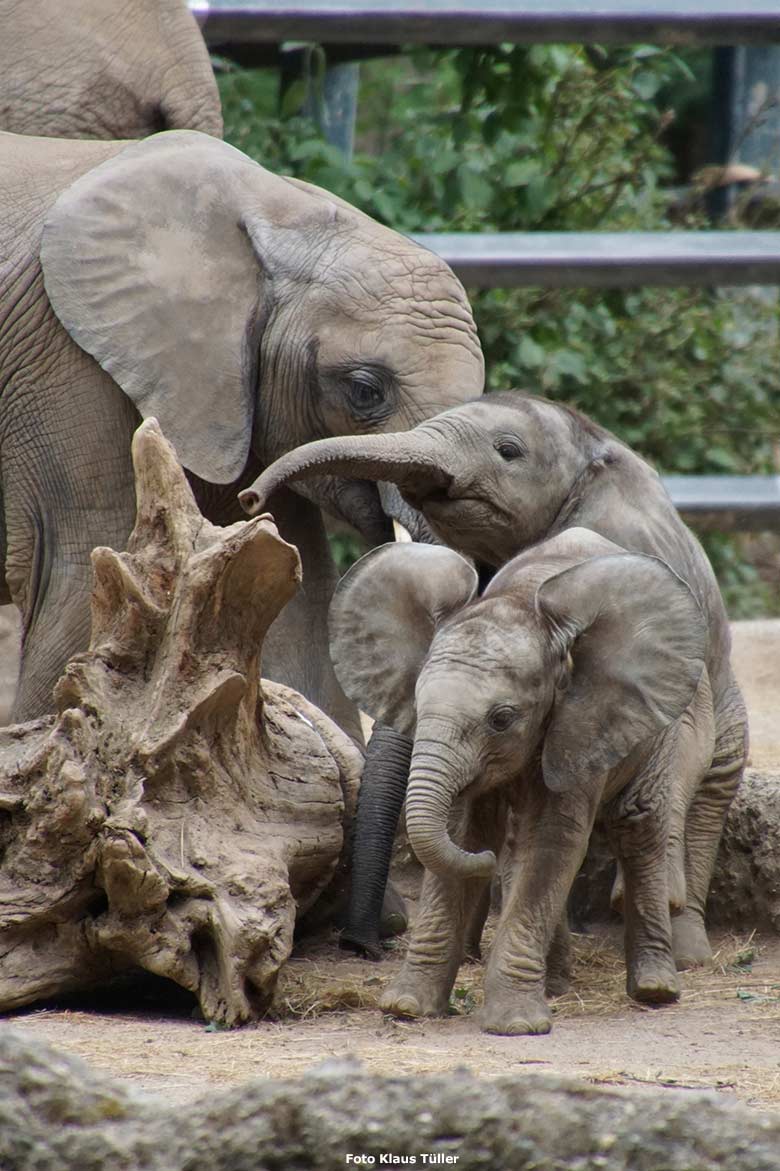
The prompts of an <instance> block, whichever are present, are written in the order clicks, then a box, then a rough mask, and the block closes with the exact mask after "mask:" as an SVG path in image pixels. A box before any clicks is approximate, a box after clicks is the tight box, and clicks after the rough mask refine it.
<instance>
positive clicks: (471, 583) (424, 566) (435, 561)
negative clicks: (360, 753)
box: [330, 542, 479, 736]
mask: <svg viewBox="0 0 780 1171" xmlns="http://www.w3.org/2000/svg"><path fill="white" fill-rule="evenodd" d="M478 586H479V582H478V579H477V574H476V571H475V570H474V568H473V567H472V566H471V565H469V563H468V561H466V560H465V559H464V558H463V557H461V556H460V554H459V553H455V552H454V550H452V549H447V548H444V547H443V546H437V545H418V544H411V543H407V542H404V543H399V544H390V545H380V546H379V548H377V549H372V550H371V552H370V553H367V554H366V556H365V557H361V559H360V560H359V561H357V562H355V564H354V565H353V566H352V568H351V569H350V570H349V572H348V573H346V574H345V575H344V577H343V578H342V579H341V581H340V582H339V584H338V586H337V588H336V592H335V594H334V596H333V601H332V602H331V607H330V643H331V656H332V658H333V665H334V667H335V670H336V675H337V677H338V680H339V682H340V683H341V686H342V687H343V688H344V691H345V692H346V693H347V695H348V696H349V697H350V699H352V700H354V702H355V703H356V704H357V705H358V707H360V708H362V710H363V711H364V712H367V713H368V715H370V716H372V717H373V718H374V719H375V720H379V721H381V722H382V723H383V724H388V725H389V726H390V727H391V728H395V729H396V731H398V732H403V733H404V734H405V735H407V736H413V735H414V726H415V722H416V716H415V708H414V689H415V684H416V683H417V676H418V674H419V673H420V668H421V667H422V664H423V662H424V660H425V657H426V655H427V654H428V648H429V647H430V645H431V639H432V638H433V634H434V631H435V629H436V627H437V625H438V624H439V623H440V622H442V621H443V620H444V619H445V618H447V617H448V616H449V615H450V614H452V613H454V612H455V611H456V610H459V609H460V608H461V607H462V606H465V605H466V603H467V602H469V601H471V599H472V598H473V597H474V596H475V594H476V592H477V589H478Z"/></svg>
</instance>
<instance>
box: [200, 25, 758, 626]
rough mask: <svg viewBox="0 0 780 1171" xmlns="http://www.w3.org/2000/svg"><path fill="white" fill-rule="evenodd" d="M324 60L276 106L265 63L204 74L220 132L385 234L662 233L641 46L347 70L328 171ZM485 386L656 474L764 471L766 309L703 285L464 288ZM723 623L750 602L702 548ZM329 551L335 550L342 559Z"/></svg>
mask: <svg viewBox="0 0 780 1171" xmlns="http://www.w3.org/2000/svg"><path fill="white" fill-rule="evenodd" d="M322 69H323V56H322V53H321V51H320V50H317V49H316V48H313V49H312V50H311V51H310V53H309V58H308V69H307V76H306V77H305V79H304V80H303V81H302V82H300V83H296V85H294V86H293V87H292V88H291V89H290V90H289V91H288V93H287V95H286V98H285V100H284V101H283V103H282V104H281V108H280V106H279V102H278V96H277V86H276V77H275V74H274V73H273V72H271V71H243V70H235V69H232V70H228V71H227V72H224V73H222V74H221V76H220V88H221V93H222V100H223V106H224V111H225V125H226V137H227V139H228V141H230V142H232V143H233V144H234V145H236V146H238V147H240V148H241V149H242V150H244V151H246V152H247V153H248V154H250V155H251V156H253V157H254V158H256V159H257V160H258V161H259V162H261V163H262V164H263V165H264V166H267V167H269V168H270V169H272V170H276V171H281V172H283V173H288V174H293V175H297V176H300V177H303V178H306V179H308V180H309V181H311V182H314V183H318V184H320V185H321V186H323V187H325V188H327V189H328V190H330V191H333V192H334V193H336V194H337V195H340V196H342V197H343V198H345V199H347V200H349V201H350V202H352V203H354V204H356V205H357V206H358V207H361V208H362V209H363V210H365V211H366V212H368V213H369V214H370V215H372V216H374V217H376V218H377V219H378V220H380V221H382V222H384V223H387V224H390V225H391V226H392V227H395V228H397V229H399V230H401V231H406V232H413V231H422V230H429V231H435V230H464V231H466V230H470V231H499V230H502V231H511V230H518V231H521V230H531V229H539V230H547V231H555V230H572V229H574V230H577V229H579V230H587V229H589V228H594V229H596V228H598V229H602V230H630V229H641V230H648V229H658V228H667V227H668V226H669V225H668V222H667V218H666V196H665V194H664V184H665V183H666V182H668V180H669V179H670V177H671V174H672V164H671V158H670V155H669V152H668V151H667V149H666V147H665V146H664V145H663V133H664V130H665V128H667V127H668V125H669V123H670V120H671V117H672V115H671V114H670V113H668V112H666V111H664V110H663V109H662V108H661V107H660V104H659V103H658V102H657V101H656V100H655V99H657V97H658V95H659V94H660V95H662V97H663V98H664V100H667V99H668V96H669V95H670V94H671V95H673V94H674V92H675V86H676V85H684V86H690V81H691V75H690V71H689V70H688V68H687V66H686V64H685V62H684V61H683V60H682V59H681V58H680V57H679V56H677V55H675V54H673V53H671V52H669V51H661V50H658V49H656V48H653V47H650V46H639V47H635V48H632V49H630V50H620V51H618V52H610V53H607V52H605V51H603V50H601V49H599V48H597V47H588V48H582V47H579V46H577V47H572V46H560V45H553V46H534V47H531V48H529V47H520V46H511V45H510V46H499V47H495V48H488V49H469V50H448V51H446V52H437V53H433V52H427V51H426V52H418V53H414V54H411V55H409V56H405V57H402V58H390V59H383V60H381V61H374V62H370V63H368V64H364V65H363V66H362V76H361V90H360V114H359V125H358V134H357V149H356V152H355V156H354V159H353V160H352V162H350V163H346V162H345V161H344V159H343V158H342V157H341V155H340V154H339V153H338V151H336V150H335V149H334V148H333V147H331V146H329V145H328V144H327V143H326V142H325V141H324V139H323V137H322V135H321V133H320V130H319V128H318V124H317V117H316V113H315V117H314V118H307V117H303V116H302V115H301V113H300V108H301V103H302V101H303V98H304V96H305V92H306V91H307V89H308V92H309V95H310V101H311V104H312V105H313V107H314V109H315V111H316V109H317V101H318V95H319V92H320V89H321V80H322ZM472 303H473V307H474V313H475V317H476V320H477V324H478V326H479V330H480V335H481V338H482V343H483V347H484V350H485V357H486V362H487V369H488V386H489V388H490V389H496V388H499V387H503V388H506V387H509V386H522V387H524V388H526V389H529V390H533V391H535V392H538V393H541V394H544V395H547V396H548V397H551V398H556V399H565V400H566V401H569V402H572V403H574V404H576V405H577V406H578V407H580V408H581V409H582V410H584V411H585V412H587V413H588V414H590V415H592V416H593V417H594V418H596V419H598V421H599V422H601V423H602V424H604V425H605V426H606V427H608V428H610V430H612V431H614V432H615V433H616V434H617V435H619V436H620V437H621V438H622V439H624V440H625V441H626V442H627V443H630V444H631V446H632V447H634V448H635V449H636V450H637V451H639V452H640V453H641V454H642V455H644V456H646V457H647V458H648V459H650V460H651V461H653V462H654V463H655V465H656V466H657V467H658V468H659V469H660V470H662V471H668V472H758V471H766V470H771V469H772V455H773V442H774V443H776V442H777V439H778V436H780V388H779V387H778V373H777V371H778V354H777V349H778V311H777V303H776V301H774V300H773V299H771V298H760V297H756V296H755V295H754V294H752V293H750V292H746V291H743V292H741V293H736V292H733V291H729V292H718V291H716V290H707V289H693V290H692V289H676V288H671V289H658V288H648V289H641V290H630V291H619V290H608V291H604V290H587V289H575V290H565V289H564V290H540V289H517V290H506V289H497V290H492V291H489V292H482V293H478V294H477V295H475V296H474V297H473V298H472ZM707 544H708V550H709V552H710V555H711V556H712V558H713V561H714V563H715V566H716V569H717V571H718V572H719V574H720V577H721V582H722V585H723V587H724V593H725V594H726V596H727V600H728V601H729V602H730V604H731V606H732V611H733V612H734V613H739V614H740V616H742V615H745V614H751V613H755V612H759V611H761V610H764V609H766V608H767V607H768V606H769V605H770V600H769V594H768V591H767V590H766V588H765V587H764V586H763V585H762V583H761V582H760V581H758V580H757V579H756V575H755V573H754V571H752V570H751V568H750V567H749V566H746V565H745V564H744V563H743V561H742V559H741V558H740V557H739V556H738V554H737V553H736V552H735V550H736V549H737V546H736V545H735V544H734V541H733V540H729V539H726V538H718V539H715V540H709V541H708V543H707ZM345 556H348V553H347V554H345Z"/></svg>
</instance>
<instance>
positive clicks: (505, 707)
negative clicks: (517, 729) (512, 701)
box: [487, 703, 520, 732]
mask: <svg viewBox="0 0 780 1171" xmlns="http://www.w3.org/2000/svg"><path fill="white" fill-rule="evenodd" d="M519 714H520V713H519V712H518V710H517V708H516V707H511V706H510V705H509V704H507V703H503V704H501V705H500V706H499V707H494V708H493V709H492V711H491V712H490V713H489V715H488V720H487V722H488V724H489V726H490V728H491V731H493V732H506V730H507V728H509V727H510V726H511V725H512V724H513V723H514V722H515V720H516V719H517V717H518V715H519Z"/></svg>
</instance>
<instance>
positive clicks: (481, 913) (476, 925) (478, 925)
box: [464, 882, 492, 963]
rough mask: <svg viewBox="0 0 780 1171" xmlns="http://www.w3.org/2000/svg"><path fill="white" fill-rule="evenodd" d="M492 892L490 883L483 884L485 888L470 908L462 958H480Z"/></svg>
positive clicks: (473, 960)
mask: <svg viewBox="0 0 780 1171" xmlns="http://www.w3.org/2000/svg"><path fill="white" fill-rule="evenodd" d="M491 897H492V892H491V888H490V883H489V882H488V883H486V884H485V890H484V892H483V894H482V895H481V896H480V898H479V901H478V902H477V903H476V904H475V906H474V907H473V908H472V912H471V914H470V916H469V920H468V923H467V925H466V948H465V954H464V959H466V960H468V961H471V962H473V963H477V962H478V961H479V960H480V959H481V958H482V932H483V931H484V930H485V923H486V921H487V917H488V915H489V914H490V903H491Z"/></svg>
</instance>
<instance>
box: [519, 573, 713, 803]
mask: <svg viewBox="0 0 780 1171" xmlns="http://www.w3.org/2000/svg"><path fill="white" fill-rule="evenodd" d="M536 597H537V606H538V610H539V613H540V615H541V617H542V619H543V621H545V622H546V624H547V625H548V628H549V631H550V636H551V638H552V639H553V640H554V641H555V642H556V644H557V645H558V649H559V651H560V652H561V653H562V654H563V653H565V652H566V650H570V651H571V654H572V657H573V660H574V669H573V672H572V677H571V682H570V685H569V687H568V689H567V690H566V691H564V692H562V693H561V694H560V697H559V699H558V701H557V702H556V705H555V709H554V711H553V717H552V720H551V722H550V726H549V728H548V731H547V735H546V737H545V742H544V748H543V752H542V769H543V773H544V779H545V783H546V784H547V787H548V788H549V789H552V790H553V791H554V792H562V791H563V790H565V789H571V788H574V787H575V786H576V785H581V784H586V783H587V782H588V781H590V780H593V779H594V778H595V777H596V776H598V775H600V774H603V773H606V772H607V771H608V770H609V769H611V768H613V767H614V766H615V765H617V764H619V763H620V761H621V760H624V759H625V758H626V757H627V756H628V754H629V753H630V752H631V751H632V749H633V748H635V747H636V746H637V745H639V744H640V743H641V742H642V741H643V740H647V739H648V738H649V737H651V736H654V735H657V734H658V733H659V732H660V731H662V730H663V728H665V727H667V725H669V724H671V723H672V722H673V721H674V720H676V719H677V718H678V717H679V716H681V715H682V713H683V712H684V711H685V709H686V708H687V706H688V704H689V703H690V702H691V700H692V699H693V696H694V694H695V692H696V688H697V687H698V685H699V680H700V678H701V675H702V672H703V670H704V665H705V658H706V654H707V646H708V632H707V624H706V620H705V617H704V615H703V613H702V611H701V608H700V606H699V604H698V602H697V601H696V599H695V597H694V596H693V594H692V593H691V591H690V589H689V588H688V586H687V585H686V584H685V582H684V581H683V580H682V579H681V578H679V577H678V576H677V575H676V574H675V573H674V572H673V570H671V569H670V568H669V566H668V565H666V564H665V563H664V562H663V561H660V560H658V558H656V557H646V556H644V555H642V554H633V553H618V554H610V555H607V556H603V557H593V558H591V559H590V560H588V561H583V562H581V563H580V564H579V565H575V566H573V567H572V568H571V569H566V570H564V571H563V573H559V574H557V575H556V576H555V577H552V578H549V579H548V580H547V581H546V582H544V583H543V584H542V585H541V586H540V587H539V590H538V591H537V595H536Z"/></svg>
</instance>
